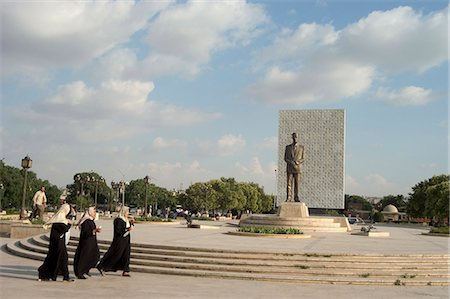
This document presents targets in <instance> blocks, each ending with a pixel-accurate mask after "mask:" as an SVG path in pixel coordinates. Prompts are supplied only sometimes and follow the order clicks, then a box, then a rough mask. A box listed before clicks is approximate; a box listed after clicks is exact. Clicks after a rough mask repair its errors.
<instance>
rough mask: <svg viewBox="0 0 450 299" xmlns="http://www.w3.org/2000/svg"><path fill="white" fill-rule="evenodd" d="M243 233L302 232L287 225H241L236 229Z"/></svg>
mask: <svg viewBox="0 0 450 299" xmlns="http://www.w3.org/2000/svg"><path fill="white" fill-rule="evenodd" d="M238 231H239V232H243V233H255V234H278V235H301V234H303V232H302V231H301V230H299V229H297V228H293V227H289V228H284V227H256V226H250V227H241V228H239V230H238Z"/></svg>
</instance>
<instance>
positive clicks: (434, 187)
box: [406, 175, 450, 222]
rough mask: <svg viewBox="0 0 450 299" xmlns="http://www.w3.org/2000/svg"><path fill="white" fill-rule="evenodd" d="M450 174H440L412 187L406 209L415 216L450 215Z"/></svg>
mask: <svg viewBox="0 0 450 299" xmlns="http://www.w3.org/2000/svg"><path fill="white" fill-rule="evenodd" d="M449 180H450V176H449V175H438V176H433V177H431V178H429V179H428V180H424V181H421V182H419V183H417V184H416V185H415V186H414V187H412V193H410V198H409V201H408V204H407V207H406V211H407V213H408V214H409V215H411V216H413V217H428V218H433V217H437V218H438V220H439V222H442V220H443V219H444V218H448V217H449V207H448V205H449Z"/></svg>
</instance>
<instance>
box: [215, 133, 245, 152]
mask: <svg viewBox="0 0 450 299" xmlns="http://www.w3.org/2000/svg"><path fill="white" fill-rule="evenodd" d="M245 144H246V141H245V139H244V138H243V137H242V135H237V136H236V135H232V134H227V135H224V136H222V137H221V138H220V139H219V140H218V141H217V147H218V151H219V154H220V155H222V156H229V155H233V154H236V153H237V152H239V151H240V150H241V149H243V148H244V147H245Z"/></svg>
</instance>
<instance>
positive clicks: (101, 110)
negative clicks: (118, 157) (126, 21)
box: [14, 80, 221, 142]
mask: <svg viewBox="0 0 450 299" xmlns="http://www.w3.org/2000/svg"><path fill="white" fill-rule="evenodd" d="M153 88H154V85H153V83H152V82H141V81H131V80H129V81H118V80H114V81H108V82H104V83H102V84H101V85H100V86H99V87H98V88H90V87H88V86H87V85H86V84H85V83H84V82H82V81H77V82H73V83H70V84H66V85H63V86H60V87H59V88H58V89H57V91H56V92H55V93H54V94H52V95H51V96H49V97H47V98H45V99H43V100H41V101H39V102H35V103H33V105H32V106H31V107H29V109H28V110H27V109H23V107H22V108H21V109H20V110H19V109H17V110H15V111H14V115H15V116H16V120H17V119H26V121H27V122H29V123H31V124H33V126H34V127H36V128H38V129H39V131H37V132H36V134H37V135H44V136H46V139H48V138H55V139H57V140H65V139H66V138H65V137H66V136H71V140H78V141H89V142H91V141H100V140H111V139H113V138H114V139H120V138H125V137H131V136H133V135H136V134H138V133H141V132H145V131H149V130H153V129H155V128H161V127H173V126H189V125H193V124H198V123H204V122H209V121H212V120H215V119H217V118H219V117H221V114H220V113H204V112H200V111H195V110H190V109H187V108H183V107H178V106H175V105H162V104H159V103H157V102H154V101H150V100H148V95H149V94H150V93H151V92H152V90H153ZM49 132H51V134H49Z"/></svg>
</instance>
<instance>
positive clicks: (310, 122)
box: [277, 110, 345, 209]
mask: <svg viewBox="0 0 450 299" xmlns="http://www.w3.org/2000/svg"><path fill="white" fill-rule="evenodd" d="M293 132H296V133H297V135H298V142H299V143H300V144H302V145H304V147H305V162H304V163H303V174H302V178H301V182H300V187H299V189H300V190H299V197H300V200H301V201H303V202H305V204H306V205H307V206H308V207H309V208H327V209H343V208H344V179H345V177H344V169H345V111H344V110H281V111H280V113H279V128H278V172H277V202H278V204H279V203H280V202H283V201H285V200H286V181H287V180H286V162H284V150H285V147H286V145H288V144H290V143H291V142H292V137H291V134H292V133H293Z"/></svg>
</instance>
